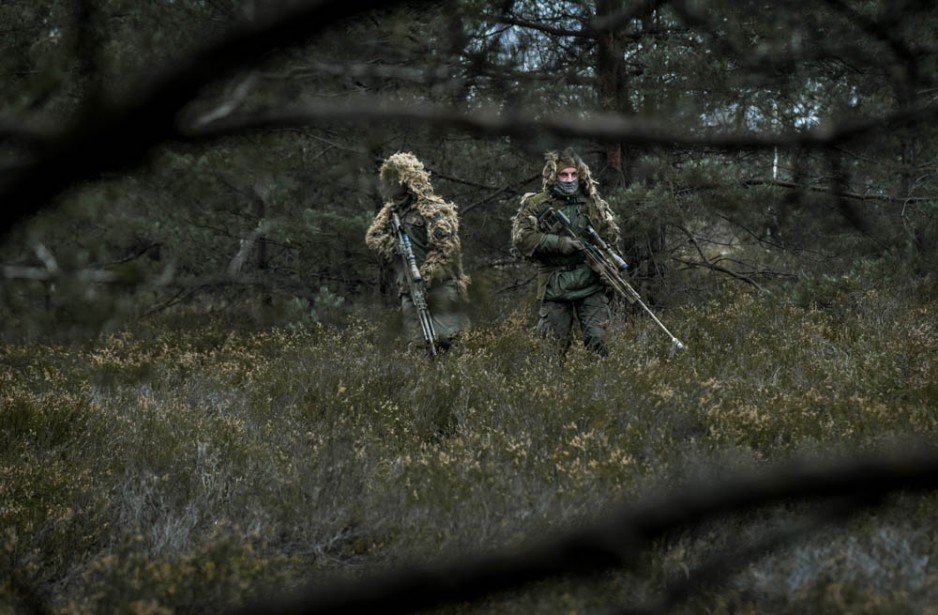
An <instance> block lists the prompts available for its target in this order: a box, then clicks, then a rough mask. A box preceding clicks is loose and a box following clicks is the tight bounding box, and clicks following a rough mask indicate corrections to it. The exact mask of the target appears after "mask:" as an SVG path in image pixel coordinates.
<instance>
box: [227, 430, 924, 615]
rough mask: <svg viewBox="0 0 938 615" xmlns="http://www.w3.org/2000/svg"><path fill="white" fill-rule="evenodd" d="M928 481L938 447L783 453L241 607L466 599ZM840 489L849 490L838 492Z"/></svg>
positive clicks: (408, 605) (319, 609) (855, 504)
mask: <svg viewBox="0 0 938 615" xmlns="http://www.w3.org/2000/svg"><path fill="white" fill-rule="evenodd" d="M936 488H938V448H936V447H915V446H906V447H904V448H903V449H902V452H898V451H896V452H880V453H878V454H869V455H867V456H866V457H862V458H856V459H853V460H850V461H844V462H840V463H833V462H832V463H830V464H827V465H823V466H822V465H819V464H818V462H817V461H816V460H814V461H808V460H804V461H801V462H798V461H795V462H790V463H788V464H786V465H782V466H779V467H776V468H774V469H773V470H770V471H767V472H763V473H759V474H749V475H738V476H735V477H728V478H724V479H722V480H720V482H718V483H713V484H702V483H700V482H697V483H695V484H691V485H685V486H683V487H682V488H680V489H678V490H676V491H673V492H672V493H671V494H669V495H664V496H662V497H659V498H657V499H656V500H654V501H649V502H647V503H645V504H644V505H639V506H629V507H627V508H623V509H621V510H619V511H618V512H616V513H614V514H612V515H611V516H609V517H608V518H606V519H603V520H599V521H597V522H595V523H594V524H592V525H589V526H586V527H583V528H581V529H578V530H572V531H570V532H568V533H566V534H565V535H562V536H560V537H558V538H555V539H552V540H549V541H545V542H541V543H538V544H533V545H529V546H527V547H524V548H521V549H518V550H513V551H505V552H501V553H490V554H483V555H479V556H477V557H475V558H463V559H461V560H460V561H455V562H448V563H440V562H437V563H435V564H420V565H415V566H414V567H412V568H410V569H407V570H402V571H400V572H390V573H385V574H377V575H374V576H372V577H366V578H363V579H361V580H360V581H358V582H354V583H347V584H339V585H336V584H328V585H326V584H324V585H323V586H322V589H320V588H319V587H314V588H313V589H311V590H310V591H309V592H307V593H306V594H305V595H304V596H301V597H298V598H296V599H294V600H292V601H289V602H281V603H279V604H264V605H256V606H254V607H250V608H246V609H243V610H242V611H241V613H245V614H247V613H255V612H264V613H270V612H280V613H287V612H289V613H353V612H355V613H360V612H376V611H381V612H402V611H412V610H417V609H421V608H427V607H432V606H435V605H440V604H446V603H457V602H464V601H468V600H475V599H478V598H482V597H485V596H489V595H491V594H494V593H496V592H501V591H505V590H509V589H515V588H519V587H521V586H524V585H526V584H528V583H531V582H534V581H541V580H544V579H548V578H552V577H558V576H577V577H581V578H584V577H591V576H593V575H595V574H597V573H599V572H602V571H606V570H611V569H622V568H628V567H633V566H635V565H636V564H637V563H638V562H639V559H640V556H641V555H642V554H643V553H644V552H645V551H647V550H648V549H649V548H650V547H651V546H652V545H653V544H654V541H655V540H657V539H660V538H662V537H664V536H666V535H667V534H668V533H670V532H672V531H674V530H677V529H681V528H687V527H689V526H695V525H699V524H701V523H704V522H706V521H709V520H713V519H716V518H719V517H720V516H723V515H726V514H730V513H739V512H744V511H748V510H752V509H754V508H757V507H762V506H766V505H770V504H777V503H780V502H785V501H790V500H818V501H830V500H841V501H843V502H845V504H844V506H846V508H845V509H844V510H843V512H844V513H846V512H847V511H848V510H850V511H856V510H861V509H864V508H868V507H871V506H874V505H876V504H878V503H879V502H880V501H881V498H882V497H883V496H886V495H888V494H892V493H896V492H899V491H926V490H934V489H936ZM848 498H849V499H848Z"/></svg>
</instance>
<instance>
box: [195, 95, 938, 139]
mask: <svg viewBox="0 0 938 615" xmlns="http://www.w3.org/2000/svg"><path fill="white" fill-rule="evenodd" d="M935 118H938V104H929V105H924V106H921V107H917V108H915V109H910V110H903V111H898V112H895V113H892V114H889V115H886V116H882V117H879V118H872V119H867V120H859V121H845V122H842V123H839V124H830V125H826V126H822V127H819V128H815V129H812V130H806V131H800V132H778V133H763V132H732V131H725V130H716V129H713V128H708V127H704V126H685V127H677V128H675V127H673V126H672V125H671V124H666V123H663V122H658V123H656V122H654V121H651V120H650V119H649V118H645V117H625V116H621V115H614V114H602V113H599V114H593V115H590V116H588V117H571V116H569V115H559V116H549V115H548V116H541V115H535V114H533V113H523V112H520V111H518V112H513V113H496V112H491V111H484V110H479V111H471V112H462V111H457V110H454V109H453V108H452V107H450V106H441V105H419V104H406V105H401V104H383V103H382V101H365V102H360V103H358V104H352V103H343V104H340V105H322V106H308V107H303V108H298V109H286V110H282V111H278V112H270V113H264V114H257V115H248V116H242V117H230V118H227V119H226V120H224V121H219V122H215V123H212V124H209V125H205V126H200V127H189V128H187V129H185V130H183V132H182V134H180V135H178V136H179V137H180V138H181V139H182V140H207V139H217V138H220V137H225V136H229V135H232V134H237V133H241V132H244V131H249V130H264V129H278V128H292V127H297V126H307V125H310V124H316V123H320V122H324V121H341V122H370V123H382V124H386V123H388V122H393V123H397V124H401V125H405V126H406V125H424V126H431V127H435V128H439V129H449V130H452V129H456V130H463V131H466V132H469V133H473V134H478V135H482V136H510V137H514V138H518V139H521V140H524V139H530V138H531V136H532V135H545V134H546V135H550V136H553V137H559V138H563V139H572V138H582V139H592V140H595V141H597V142H600V143H606V142H613V141H622V142H625V143H629V144H630V145H636V146H665V145H667V146H673V145H677V146H684V147H692V148H715V149H734V150H735V149H750V150H767V149H771V148H775V147H781V148H803V149H822V150H826V149H830V148H832V147H834V146H835V145H839V144H841V143H844V142H849V141H854V140H857V139H861V138H864V137H867V136H870V135H872V134H874V133H876V132H879V131H882V130H886V129H888V128H894V127H897V126H908V125H914V124H918V123H924V122H928V121H931V120H934V119H935Z"/></svg>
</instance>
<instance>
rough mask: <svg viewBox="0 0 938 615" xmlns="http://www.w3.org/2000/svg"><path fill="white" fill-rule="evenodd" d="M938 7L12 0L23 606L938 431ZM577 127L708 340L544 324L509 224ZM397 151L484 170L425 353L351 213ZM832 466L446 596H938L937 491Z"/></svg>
mask: <svg viewBox="0 0 938 615" xmlns="http://www.w3.org/2000/svg"><path fill="white" fill-rule="evenodd" d="M936 28H938V11H936V9H935V8H934V7H933V6H932V4H931V3H929V2H920V1H916V0H909V1H905V2H899V3H895V2H893V3H886V2H879V1H864V2H857V1H846V0H824V1H822V2H810V3H809V2H798V1H795V2H789V3H772V2H756V1H748V0H744V1H733V2H730V1H720V0H714V1H707V2H704V1H688V0H680V1H675V0H671V1H651V0H642V1H640V2H612V1H611V0H597V1H594V2H584V1H547V0H544V1H536V2H535V1H506V2H500V3H486V2H473V1H468V0H459V1H453V2H446V3H429V2H403V3H393V2H392V3H379V2H364V1H358V2H353V1H346V2H343V3H338V2H311V3H299V4H298V3H293V2H263V3H261V2H253V3H252V2H247V3H241V2H231V1H228V0H215V1H196V0H191V1H189V0H175V1H173V0H166V1H162V2H149V3H137V2H126V1H121V0H75V1H71V2H64V1H58V0H42V1H30V2H25V1H20V0H8V1H6V2H4V3H3V4H2V5H0V46H2V53H0V72H2V74H3V84H4V87H3V90H2V92H0V105H2V112H0V202H2V203H3V208H2V212H0V233H2V244H0V263H2V265H0V266H2V270H0V271H2V279H0V314H2V325H0V335H2V336H3V343H4V346H3V347H2V354H0V369H2V372H0V385H2V390H0V403H2V407H0V478H2V480H0V531H2V532H3V534H2V535H0V570H2V571H3V572H4V578H5V579H6V580H5V581H3V582H0V609H4V610H8V611H11V612H17V611H21V610H24V611H47V610H56V609H66V610H81V611H100V610H127V609H130V610H137V611H144V610H149V611H161V610H167V609H168V610H180V611H195V610H201V609H205V608H213V609H217V608H220V607H233V606H237V605H241V604H245V603H248V602H251V601H254V600H259V599H264V598H268V597H270V596H279V595H283V594H285V593H287V592H289V591H291V590H294V589H296V588H297V587H304V586H305V584H306V583H308V582H309V581H310V579H312V578H317V579H322V578H330V579H332V578H333V577H335V576H337V575H338V576H341V577H343V578H345V577H348V578H357V577H361V576H367V575H369V574H371V573H374V572H376V571H381V570H388V569H396V568H399V567H401V566H402V565H404V564H406V563H407V562H413V561H428V560H433V559H434V558H436V557H438V556H440V555H441V554H444V555H446V554H448V555H450V556H452V555H453V554H460V555H461V556H462V557H465V554H466V553H470V552H475V551H477V550H479V549H486V548H495V547H499V548H505V547H515V546H518V545H524V544H528V541H529V540H531V539H532V538H533V537H536V536H538V535H542V534H545V530H554V529H556V528H568V527H571V525H570V524H571V523H574V522H583V521H584V519H587V518H589V515H590V514H593V513H596V511H597V510H602V509H605V508H606V507H611V506H614V504H615V503H616V502H621V501H622V500H625V501H628V502H633V503H635V502H642V501H645V500H644V499H643V498H647V497H650V496H651V495H652V494H655V493H660V492H668V490H669V489H678V490H679V488H678V486H679V485H685V484H697V485H699V484H703V482H704V481H707V480H715V477H719V476H720V475H721V474H724V473H726V472H727V469H728V468H737V469H746V468H748V469H752V468H761V467H763V466H771V465H772V464H774V463H777V462H780V461H782V460H784V459H787V458H788V457H789V456H790V455H792V454H794V453H798V454H800V455H802V456H808V457H810V458H811V459H813V461H811V462H809V465H812V466H817V467H826V466H827V463H828V461H829V459H830V457H831V455H834V454H845V453H846V452H848V451H853V452H855V451H857V450H866V451H869V450H879V447H881V446H882V445H883V444H884V443H885V442H894V441H896V440H900V441H902V442H906V441H907V439H908V438H910V437H911V438H916V439H919V440H924V441H927V440H928V439H929V438H931V439H932V441H933V439H934V436H935V434H936V432H938V419H936V404H935V401H936V393H938V391H936V384H935V383H936V382H938V374H936V369H935V353H936V351H935V348H936V347H938V344H936V338H938V334H936V325H935V318H934V314H935V309H936V292H935V284H934V271H935V268H936V263H938V254H936V242H935V239H936V215H938V200H936V195H938V186H936V181H938V180H936V173H938V155H936V145H935V143H936V141H935V136H936V135H935V133H936V128H935V118H936V116H938V102H936V93H938V89H936V87H938V86H936V83H935V82H936V53H938V49H936V47H935V45H936V43H935V37H934V33H935V31H936ZM566 146H572V147H574V148H575V149H576V150H577V151H578V152H579V153H580V154H581V155H582V156H583V157H584V158H585V159H586V161H587V163H588V164H589V165H590V166H591V168H592V169H593V172H594V175H595V177H596V178H597V179H598V180H599V182H600V191H601V193H602V194H603V196H604V198H606V199H607V200H608V202H609V203H610V205H611V206H612V208H613V210H614V211H615V212H616V213H617V215H618V216H619V219H620V226H621V227H622V229H623V232H624V235H625V240H624V243H623V246H622V249H623V251H624V253H625V254H626V255H627V256H628V257H629V259H630V260H631V261H632V262H633V264H635V267H634V269H635V271H634V274H633V277H632V282H633V284H635V286H636V287H637V288H638V289H639V290H640V292H641V293H642V294H643V296H645V297H646V298H647V299H648V300H649V302H650V303H651V304H652V306H653V307H654V308H655V309H656V310H657V311H658V312H659V313H660V315H661V316H662V318H663V319H664V320H665V321H666V323H667V324H668V326H669V328H671V329H672V330H673V331H674V332H675V334H676V335H677V336H678V337H679V338H681V339H682V341H684V342H685V343H686V344H687V345H688V347H689V349H690V350H689V352H687V353H681V354H677V355H675V354H674V353H673V352H672V351H671V349H669V347H668V344H667V339H666V338H665V337H664V336H663V335H661V333H660V332H659V331H657V330H656V329H655V328H654V325H653V324H651V323H650V322H649V320H648V319H647V318H645V317H644V316H643V315H642V314H641V313H636V312H634V311H633V310H631V309H630V308H628V307H627V306H624V305H619V306H617V308H616V315H615V323H614V326H613V342H612V357H611V358H609V359H606V360H602V361H600V360H596V359H593V358H591V357H589V356H588V355H586V354H585V353H584V352H583V351H582V349H578V348H576V349H574V350H573V351H572V354H571V356H570V358H569V360H568V362H567V364H566V365H565V366H559V365H555V364H554V363H553V362H551V361H548V360H546V357H547V356H548V352H547V350H546V349H545V348H543V346H542V344H541V342H540V341H539V340H537V339H536V338H534V337H533V336H532V334H531V329H532V324H533V322H532V319H533V313H532V310H533V306H534V303H533V286H532V285H533V273H534V272H533V270H532V267H531V266H530V264H528V263H525V262H523V261H520V260H519V259H517V258H516V257H515V256H514V255H513V254H512V253H511V250H510V244H509V240H508V230H509V226H510V217H511V216H512V215H513V214H514V212H515V210H516V209H517V206H518V201H519V198H520V196H521V195H522V194H523V193H525V192H530V191H536V190H539V189H540V169H541V166H542V164H543V153H544V151H546V150H548V149H555V148H562V147H566ZM397 151H412V152H414V153H415V154H416V155H417V156H418V157H420V158H421V159H422V160H423V161H424V163H425V164H426V165H427V167H428V168H429V169H430V171H431V173H432V179H433V182H434V186H435V188H436V190H437V192H438V193H439V194H441V195H442V196H443V197H444V198H446V199H447V200H450V201H453V202H455V203H456V204H457V205H458V206H459V208H460V217H461V233H460V234H461V237H462V243H463V249H464V255H465V256H464V260H465V265H466V269H467V271H468V273H470V275H471V276H472V278H473V285H472V287H471V295H472V299H473V318H474V322H475V328H474V332H473V333H472V334H471V335H470V336H469V337H468V338H467V339H466V340H465V341H464V343H463V344H462V346H461V347H460V348H459V349H457V350H456V351H454V352H453V353H450V355H448V356H447V357H445V359H444V360H443V361H440V362H438V363H432V364H431V363H428V362H426V361H423V360H422V359H420V358H418V357H415V356H412V355H406V354H404V352H403V347H402V338H401V336H400V331H399V329H400V321H399V318H400V317H399V315H398V314H397V312H396V310H395V309H393V306H394V305H395V303H396V292H395V289H393V287H392V286H391V284H390V276H389V275H388V271H387V268H386V267H384V266H382V264H381V263H380V262H379V261H378V260H377V259H376V258H375V256H374V255H372V254H369V253H368V252H367V251H366V249H365V247H364V244H363V236H364V231H365V228H366V227H367V225H368V223H369V221H370V220H371V217H372V216H373V215H374V213H375V212H376V210H377V208H378V206H379V205H380V201H381V197H380V194H379V192H378V184H377V168H378V165H379V164H380V162H381V160H382V159H383V158H385V157H387V156H388V155H390V154H392V153H394V152H397ZM402 357H403V360H402ZM905 446H908V445H907V444H906V445H905ZM706 468H714V469H713V470H711V471H707V470H706ZM835 504H836V505H837V506H840V508H836V506H835V509H834V510H835V512H836V511H838V510H840V512H838V513H836V514H835V513H833V512H831V509H830V506H822V505H820V504H818V503H815V502H804V501H801V500H797V501H785V502H784V503H781V504H777V506H776V507H773V508H761V509H758V510H755V511H752V510H747V511H745V512H743V513H740V514H736V515H727V516H721V517H719V518H717V519H715V520H713V519H711V520H710V521H708V522H707V523H696V524H690V525H685V526H681V527H680V528H671V529H672V531H669V532H667V533H666V534H665V535H663V537H661V538H660V539H658V540H656V541H654V542H653V544H651V545H650V546H649V547H648V548H647V549H645V550H642V551H641V553H640V555H637V556H636V557H635V558H623V562H621V564H622V565H620V566H619V567H618V568H616V569H614V570H613V571H611V572H608V573H605V574H604V575H599V576H596V577H593V578H590V579H589V580H588V581H587V582H585V583H582V582H574V581H571V580H565V581H556V582H551V583H549V584H548V583H545V584H542V585H537V586H533V587H525V588H524V589H523V590H521V591H519V592H517V593H512V594H507V595H504V594H502V595H498V596H494V597H489V598H485V599H484V600H483V601H482V602H481V603H479V604H478V605H475V606H474V605H468V604H462V605H461V606H458V607H448V608H451V609H453V610H467V611H471V610H473V609H474V608H479V609H481V611H483V612H485V611H489V610H492V609H498V610H502V611H506V612H512V611H516V612H529V611H530V610H532V609H533V608H538V609H549V610H554V611H583V610H586V611H590V610H596V609H599V608H603V607H607V606H611V605H619V606H625V605H628V607H629V608H638V607H642V608H652V609H655V608H657V609H660V610H674V609H676V608H685V609H687V610H689V611H697V610H699V609H701V608H704V607H706V608H710V609H713V610H716V611H737V610H740V609H742V610H747V609H752V610H780V611H793V610H803V609H804V608H809V609H812V610H816V609H818V608H822V609H826V610H833V611H844V612H848V611H849V612H857V611H868V612H878V611H889V612H894V611H909V612H921V611H922V610H924V609H925V608H927V607H928V605H933V604H935V603H938V595H936V592H938V563H936V561H935V556H934V554H935V553H936V551H938V534H936V528H935V527H934V521H933V520H934V518H935V517H936V516H938V515H936V512H938V507H936V504H938V502H936V500H935V497H934V496H933V495H926V496H922V495H909V494H906V495H901V496H897V497H893V498H891V499H889V500H887V501H886V502H885V504H884V505H883V506H882V507H880V508H878V509H876V510H874V511H870V510H864V509H863V508H862V507H860V506H859V505H857V506H855V507H853V508H851V507H849V506H848V507H847V508H848V509H849V515H848V514H846V513H844V512H843V511H842V510H841V509H842V508H843V503H842V502H840V501H838V502H835ZM869 504H870V502H868V501H865V502H864V506H869ZM847 516H849V522H847V521H846V520H845V519H844V517H847ZM832 518H836V519H837V520H838V521H840V523H839V524H838V525H836V530H827V531H826V533H825V534H824V535H819V534H817V532H816V526H818V525H821V522H822V521H825V520H826V521H830V520H831V519H832ZM819 519H820V520H819ZM812 528H814V529H813V530H812ZM547 533H550V532H547ZM779 536H782V537H791V536H796V537H798V539H799V540H797V541H794V540H788V539H782V538H779ZM732 554H735V557H734V558H731V557H730V555H732ZM728 558H729V559H728ZM626 560H628V561H627V562H626ZM729 560H732V561H733V562H734V563H733V565H728V564H727V563H726V562H727V561H729ZM714 562H720V564H719V565H715V564H714ZM626 563H627V564H628V567H631V568H634V570H625V569H624V568H626V567H627V566H626V565H625V564H626ZM715 569H717V570H721V571H722V574H721V575H716V576H717V577H718V578H714V575H713V571H714V570H715ZM698 578H699V579H702V581H701V582H699V583H697V582H691V581H693V580H696V579H698ZM704 580H705V581H706V582H704ZM689 586H692V587H693V589H694V591H693V592H691V591H689V590H688V589H687V588H688V587H689Z"/></svg>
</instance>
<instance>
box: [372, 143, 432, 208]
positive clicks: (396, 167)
mask: <svg viewBox="0 0 938 615" xmlns="http://www.w3.org/2000/svg"><path fill="white" fill-rule="evenodd" d="M379 176H380V177H381V182H382V183H383V184H384V185H385V187H386V188H390V187H392V186H395V187H396V186H406V187H407V189H408V191H410V193H411V194H413V195H414V196H416V197H417V200H418V201H419V200H422V199H428V200H436V199H434V196H435V195H434V194H433V186H432V185H430V172H429V171H427V170H426V169H425V168H424V167H423V163H422V162H420V160H418V159H417V157H416V156H414V155H413V154H411V153H410V152H398V153H396V154H393V155H392V156H390V157H389V158H388V159H387V160H385V161H384V163H383V164H382V165H381V169H380V171H379Z"/></svg>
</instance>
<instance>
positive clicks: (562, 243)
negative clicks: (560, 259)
mask: <svg viewBox="0 0 938 615" xmlns="http://www.w3.org/2000/svg"><path fill="white" fill-rule="evenodd" d="M579 249H580V242H578V241H577V240H576V239H574V238H573V237H567V236H566V235H561V236H560V238H559V239H558V241H557V251H558V252H560V253H561V254H563V255H564V256H567V255H570V254H575V253H576V252H577V251H579Z"/></svg>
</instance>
